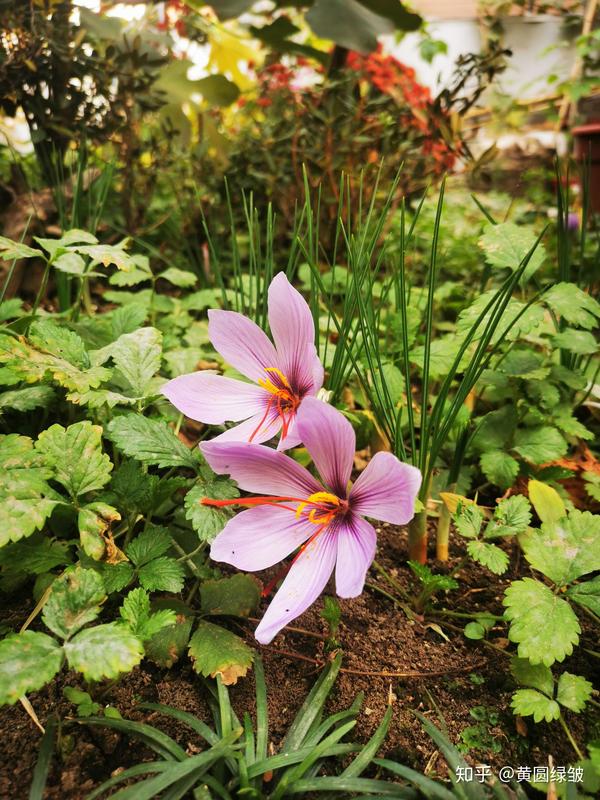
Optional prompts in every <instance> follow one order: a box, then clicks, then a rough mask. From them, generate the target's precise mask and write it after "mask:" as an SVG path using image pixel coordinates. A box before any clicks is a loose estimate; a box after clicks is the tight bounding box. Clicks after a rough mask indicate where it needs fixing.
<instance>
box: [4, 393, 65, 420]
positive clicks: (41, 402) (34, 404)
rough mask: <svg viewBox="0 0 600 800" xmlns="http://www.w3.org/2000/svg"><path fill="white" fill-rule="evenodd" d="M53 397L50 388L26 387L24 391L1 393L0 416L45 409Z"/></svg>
mask: <svg viewBox="0 0 600 800" xmlns="http://www.w3.org/2000/svg"><path fill="white" fill-rule="evenodd" d="M54 397H55V395H54V390H53V389H52V388H51V387H50V386H28V387H26V388H25V389H12V390H11V391H8V392H2V393H1V394H0V414H1V413H2V412H4V411H33V409H34V408H47V407H48V406H49V405H50V403H51V402H52V401H53V400H54Z"/></svg>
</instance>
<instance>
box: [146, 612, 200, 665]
mask: <svg viewBox="0 0 600 800" xmlns="http://www.w3.org/2000/svg"><path fill="white" fill-rule="evenodd" d="M152 607H153V608H154V609H155V610H156V612H157V613H160V612H162V611H173V612H174V613H175V614H176V617H175V622H174V624H173V625H169V626H167V627H165V628H163V629H162V630H161V631H159V632H158V633H156V634H155V635H154V636H153V637H152V638H151V639H150V641H149V642H147V643H146V655H147V657H148V658H149V659H150V660H151V661H154V663H155V664H158V665H159V666H161V667H168V668H170V667H172V666H173V664H174V663H175V662H176V661H178V660H179V658H180V657H181V656H182V655H183V653H184V651H185V648H186V647H187V644H188V642H189V639H190V633H191V632H192V625H193V623H194V615H193V613H192V612H191V611H190V609H189V608H188V607H187V606H186V605H184V604H183V603H182V602H181V601H179V600H175V599H171V598H169V599H167V600H157V601H156V602H155V603H154V604H153V606H152Z"/></svg>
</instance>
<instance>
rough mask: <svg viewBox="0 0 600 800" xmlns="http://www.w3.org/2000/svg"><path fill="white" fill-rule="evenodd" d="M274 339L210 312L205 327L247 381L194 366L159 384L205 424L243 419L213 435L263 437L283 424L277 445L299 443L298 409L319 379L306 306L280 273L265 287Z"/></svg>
mask: <svg viewBox="0 0 600 800" xmlns="http://www.w3.org/2000/svg"><path fill="white" fill-rule="evenodd" d="M268 311H269V327H270V329H271V334H272V336H273V341H274V342H275V344H274V345H273V343H272V342H271V340H270V339H269V338H268V336H267V335H266V334H265V333H264V331H263V330H261V328H259V327H258V325H256V323H254V322H252V320H251V319H248V317H245V316H244V315H243V314H238V313H237V312H235V311H220V310H211V311H209V312H208V319H209V323H208V334H209V336H210V340H211V342H212V344H213V346H214V348H215V350H217V351H218V352H219V353H220V354H221V355H222V356H223V358H224V359H225V361H227V362H228V363H229V364H231V366H232V367H235V369H237V371H238V372H240V373H241V374H242V375H244V376H245V377H246V378H249V379H250V381H252V383H246V382H245V381H240V380H235V379H234V378H227V377H225V376H224V375H217V374H215V373H214V372H206V371H200V372H192V373H190V374H188V375H180V376H179V377H178V378H174V379H173V380H171V381H169V382H168V383H166V384H165V385H164V386H163V387H162V389H161V391H162V393H163V394H164V395H165V396H166V397H168V398H169V400H170V401H171V402H172V403H173V405H174V406H175V408H177V409H178V410H179V411H181V412H183V413H184V414H185V415H186V416H188V417H190V419H194V420H197V421H198V422H204V423H206V424H207V425H222V424H223V423H225V422H230V421H231V422H240V421H241V420H243V421H242V422H241V424H240V425H236V426H234V427H233V428H230V429H229V430H226V431H225V432H224V433H221V434H220V435H219V436H217V437H215V439H214V440H213V441H235V442H244V441H245V442H254V443H256V444H260V443H261V442H266V441H268V440H269V439H271V438H272V437H273V436H275V435H276V434H277V433H278V432H279V431H281V439H280V441H279V449H280V450H285V449H286V448H289V447H295V446H296V445H298V444H300V442H301V438H300V437H299V436H298V433H297V431H296V413H297V411H298V408H299V407H300V404H301V402H302V400H303V399H304V397H307V396H309V395H316V394H317V392H318V391H319V389H320V388H321V386H322V385H323V366H322V364H321V362H320V361H319V357H318V355H317V350H316V347H315V330H314V323H313V318H312V315H311V312H310V309H309V307H308V305H307V303H306V301H305V300H304V298H303V297H302V295H301V294H300V293H299V292H297V291H296V289H294V287H293V286H292V285H291V284H290V282H289V281H288V279H287V278H286V276H285V275H284V273H283V272H280V273H279V274H278V275H276V276H275V277H274V278H273V280H272V281H271V285H270V286H269V296H268Z"/></svg>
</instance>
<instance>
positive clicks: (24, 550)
mask: <svg viewBox="0 0 600 800" xmlns="http://www.w3.org/2000/svg"><path fill="white" fill-rule="evenodd" d="M70 560H71V559H70V557H69V547H68V545H67V544H66V542H53V541H51V540H50V539H47V538H45V537H43V536H32V537H31V538H30V539H27V540H26V541H23V542H17V543H16V544H8V545H6V547H2V548H0V565H2V566H3V567H4V568H5V569H12V570H14V571H17V570H18V571H19V572H25V573H27V574H28V575H40V574H41V573H42V572H49V571H50V570H52V569H54V568H55V567H58V566H60V565H61V564H68V563H69V562H70Z"/></svg>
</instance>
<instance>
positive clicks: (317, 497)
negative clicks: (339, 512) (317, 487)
mask: <svg viewBox="0 0 600 800" xmlns="http://www.w3.org/2000/svg"><path fill="white" fill-rule="evenodd" d="M323 503H328V504H329V505H332V506H335V507H339V505H340V503H341V500H340V498H339V497H336V496H335V495H334V494H330V493H329V492H315V493H314V494H311V496H310V497H309V498H308V500H306V501H305V502H304V503H300V504H299V505H298V508H297V509H296V517H297V518H298V519H300V515H301V514H302V512H303V511H304V509H305V508H306V506H311V505H322V504H323ZM318 511H325V516H324V517H317V516H315V515H316V514H317V512H318ZM330 516H331V512H330V511H327V510H325V509H322V508H313V509H312V511H311V512H310V513H309V515H308V520H309V522H314V524H315V525H321V524H323V523H324V522H328V521H329V518H330Z"/></svg>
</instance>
